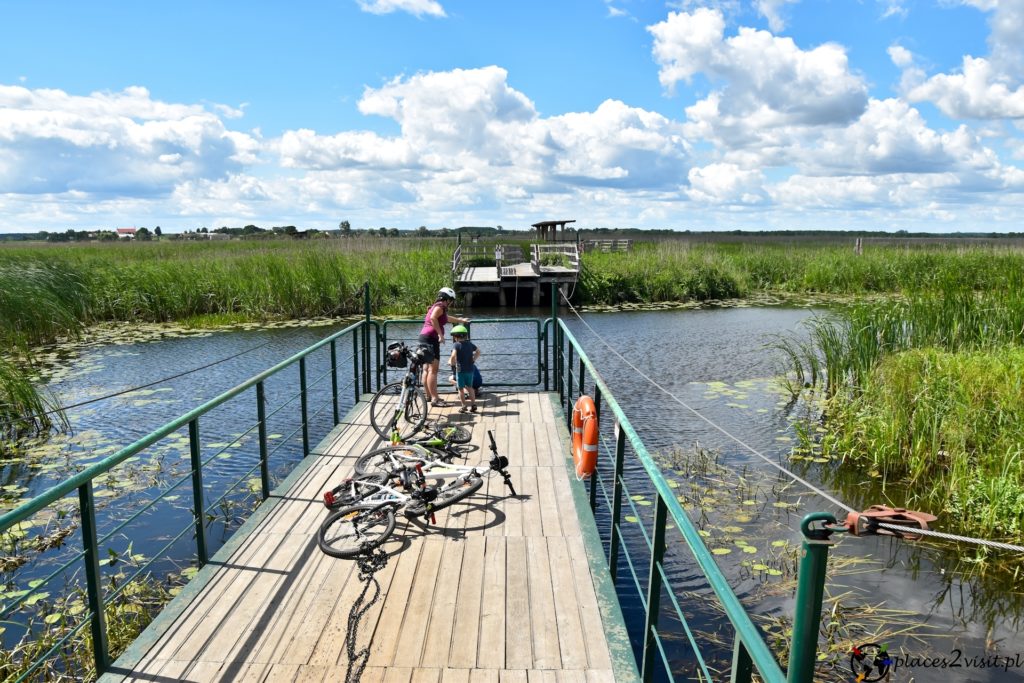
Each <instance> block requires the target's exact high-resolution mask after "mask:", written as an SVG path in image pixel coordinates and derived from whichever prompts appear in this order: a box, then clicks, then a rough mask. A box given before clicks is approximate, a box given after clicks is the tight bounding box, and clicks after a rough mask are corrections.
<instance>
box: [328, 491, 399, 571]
mask: <svg viewBox="0 0 1024 683" xmlns="http://www.w3.org/2000/svg"><path fill="white" fill-rule="evenodd" d="M394 530H395V511H394V509H393V508H392V507H391V506H390V505H387V504H384V505H381V504H372V503H358V504H356V505H350V506H348V507H343V508H341V509H340V510H337V511H335V512H332V513H331V514H330V515H328V516H327V519H325V520H324V521H323V523H322V524H321V525H320V529H319V531H317V538H316V540H317V543H318V544H319V545H320V550H322V551H324V552H325V553H327V554H328V555H330V556H332V557H340V558H342V559H347V558H351V557H355V556H356V555H358V554H359V553H361V552H362V551H363V549H364V548H365V549H366V550H372V549H373V548H376V547H377V546H379V545H380V544H382V543H384V541H386V540H388V537H389V536H391V532H393V531H394Z"/></svg>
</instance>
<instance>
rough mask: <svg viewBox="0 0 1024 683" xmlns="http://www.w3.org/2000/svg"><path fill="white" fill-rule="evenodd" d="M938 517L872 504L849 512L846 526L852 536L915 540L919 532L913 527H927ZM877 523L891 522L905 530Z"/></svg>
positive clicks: (918, 537)
mask: <svg viewBox="0 0 1024 683" xmlns="http://www.w3.org/2000/svg"><path fill="white" fill-rule="evenodd" d="M936 519H938V518H937V517H936V516H935V515H932V514H928V513H927V512H916V511H914V510H907V509H906V508H891V507H887V506H885V505H872V506H871V507H869V508H868V509H867V510H865V511H864V512H851V513H850V514H848V515H847V516H846V526H847V528H848V529H849V531H850V533H851V534H853V535H854V536H897V537H899V538H905V539H907V540H908V541H916V540H919V539H920V538H921V534H915V533H914V529H927V528H928V524H929V523H931V522H934V521H935V520H936ZM879 524H891V525H893V526H900V527H905V528H906V529H907V530H906V531H896V530H894V529H882V528H880V527H879V526H878V525H879Z"/></svg>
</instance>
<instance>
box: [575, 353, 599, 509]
mask: <svg viewBox="0 0 1024 683" xmlns="http://www.w3.org/2000/svg"><path fill="white" fill-rule="evenodd" d="M580 367H581V368H582V367H583V359H582V358H580ZM580 372H581V374H582V370H581V371H580ZM582 391H583V388H582V387H581V388H580V393H582ZM594 414H595V415H596V416H597V424H598V434H599V435H600V425H601V386H600V385H599V384H598V383H597V381H596V380H595V382H594ZM600 452H601V451H600V442H599V443H598V454H599V455H600ZM600 472H601V465H600V457H599V458H598V466H597V469H595V470H594V473H593V474H592V475H590V510H591V511H592V512H593V511H596V510H597V477H598V475H599V473H600Z"/></svg>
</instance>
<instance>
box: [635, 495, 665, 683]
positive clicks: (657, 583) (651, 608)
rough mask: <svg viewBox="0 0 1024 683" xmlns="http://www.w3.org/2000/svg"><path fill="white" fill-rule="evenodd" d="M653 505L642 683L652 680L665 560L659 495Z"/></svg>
mask: <svg viewBox="0 0 1024 683" xmlns="http://www.w3.org/2000/svg"><path fill="white" fill-rule="evenodd" d="M656 497H657V500H656V501H655V503H654V530H653V531H654V533H653V538H652V544H653V545H652V548H651V571H650V575H649V576H648V577H647V614H646V615H645V617H644V654H643V659H642V662H643V664H642V668H641V671H640V673H641V676H642V678H643V679H644V683H650V682H651V681H653V680H654V655H655V653H656V652H657V649H658V648H657V643H655V639H654V631H655V629H656V627H657V626H658V612H659V611H660V609H661V571H660V569H659V568H660V566H661V563H662V561H663V560H664V559H665V524H666V520H667V519H668V508H667V507H666V506H665V501H664V499H663V498H662V497H661V495H660V494H658V495H657V496H656Z"/></svg>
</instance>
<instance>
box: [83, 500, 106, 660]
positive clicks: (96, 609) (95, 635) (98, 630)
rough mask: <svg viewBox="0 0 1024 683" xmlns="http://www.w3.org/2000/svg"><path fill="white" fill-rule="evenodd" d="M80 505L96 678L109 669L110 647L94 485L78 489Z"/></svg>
mask: <svg viewBox="0 0 1024 683" xmlns="http://www.w3.org/2000/svg"><path fill="white" fill-rule="evenodd" d="M78 504H79V506H80V507H81V514H82V546H83V547H84V549H85V556H84V558H83V561H84V562H85V584H86V592H87V593H88V596H89V611H90V612H91V613H92V614H91V616H90V619H89V621H90V628H91V629H92V656H93V661H95V663H96V675H97V676H100V675H102V674H103V672H105V671H106V670H107V668H109V667H110V648H109V645H108V643H107V623H106V622H107V615H106V612H104V609H103V585H102V582H101V577H102V575H101V574H100V552H99V550H100V548H99V542H98V541H97V540H96V507H95V505H94V501H93V495H92V481H91V480H90V481H87V482H85V483H84V484H82V485H81V486H79V487H78Z"/></svg>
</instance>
